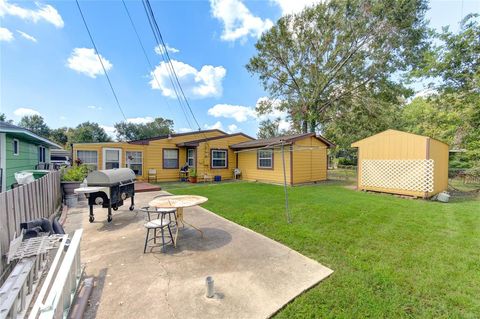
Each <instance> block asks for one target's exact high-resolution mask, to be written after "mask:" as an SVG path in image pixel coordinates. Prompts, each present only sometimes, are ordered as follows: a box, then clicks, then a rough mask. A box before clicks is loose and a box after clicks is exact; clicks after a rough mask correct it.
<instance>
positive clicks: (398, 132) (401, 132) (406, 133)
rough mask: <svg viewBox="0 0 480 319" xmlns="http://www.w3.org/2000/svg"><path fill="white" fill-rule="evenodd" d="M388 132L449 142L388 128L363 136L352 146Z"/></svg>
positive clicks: (358, 145)
mask: <svg viewBox="0 0 480 319" xmlns="http://www.w3.org/2000/svg"><path fill="white" fill-rule="evenodd" d="M388 133H397V134H404V135H410V136H417V137H421V138H424V139H427V138H429V139H432V140H435V141H438V142H440V143H443V144H445V145H447V146H448V144H447V143H445V142H442V141H440V140H437V139H435V138H432V137H429V136H425V135H419V134H414V133H410V132H404V131H399V130H394V129H388V130H385V131H383V132H380V133H377V134H374V135H371V136H369V137H366V138H363V139H361V140H358V141H356V142H353V143H352V145H351V146H352V147H360V144H362V143H363V142H365V141H367V140H369V139H373V138H375V137H378V136H379V135H384V134H388Z"/></svg>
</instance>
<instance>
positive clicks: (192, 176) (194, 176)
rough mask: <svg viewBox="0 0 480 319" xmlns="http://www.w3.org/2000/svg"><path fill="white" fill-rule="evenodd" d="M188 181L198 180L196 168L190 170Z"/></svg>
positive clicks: (194, 181)
mask: <svg viewBox="0 0 480 319" xmlns="http://www.w3.org/2000/svg"><path fill="white" fill-rule="evenodd" d="M188 181H189V182H190V183H196V182H197V171H196V170H195V169H194V168H191V169H189V170H188Z"/></svg>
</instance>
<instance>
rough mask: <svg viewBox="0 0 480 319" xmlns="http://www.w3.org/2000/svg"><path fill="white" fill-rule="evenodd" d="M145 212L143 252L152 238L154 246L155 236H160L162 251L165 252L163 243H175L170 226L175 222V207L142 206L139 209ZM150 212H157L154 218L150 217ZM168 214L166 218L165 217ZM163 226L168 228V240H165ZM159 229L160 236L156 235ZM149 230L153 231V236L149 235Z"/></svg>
mask: <svg viewBox="0 0 480 319" xmlns="http://www.w3.org/2000/svg"><path fill="white" fill-rule="evenodd" d="M140 210H141V211H143V212H144V213H145V221H146V222H145V224H144V225H143V226H144V227H145V228H146V229H147V235H146V237H145V246H144V248H143V253H146V252H147V246H148V242H149V241H151V240H153V243H154V245H152V247H154V246H156V243H157V238H162V251H163V252H165V245H166V244H169V243H172V244H175V241H174V239H173V234H172V229H171V226H172V225H173V224H176V222H177V221H176V215H175V211H176V210H175V209H168V210H160V211H159V210H158V209H156V208H150V207H142V208H141V209H140ZM172 213H173V216H174V219H175V220H172V217H171V214H172ZM151 214H157V216H156V217H157V218H156V219H152V216H151ZM167 216H168V218H167ZM165 228H166V229H167V230H168V233H169V235H170V240H169V241H167V242H165ZM158 230H160V232H161V236H158V234H157V231H158ZM150 231H153V237H151V236H150Z"/></svg>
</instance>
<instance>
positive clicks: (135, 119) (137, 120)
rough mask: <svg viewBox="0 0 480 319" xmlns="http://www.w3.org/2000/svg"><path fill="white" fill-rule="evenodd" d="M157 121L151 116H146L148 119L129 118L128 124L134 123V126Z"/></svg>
mask: <svg viewBox="0 0 480 319" xmlns="http://www.w3.org/2000/svg"><path fill="white" fill-rule="evenodd" d="M154 120H155V119H154V118H153V117H151V116H146V117H132V118H128V119H127V122H128V123H133V124H147V123H151V122H153V121H154Z"/></svg>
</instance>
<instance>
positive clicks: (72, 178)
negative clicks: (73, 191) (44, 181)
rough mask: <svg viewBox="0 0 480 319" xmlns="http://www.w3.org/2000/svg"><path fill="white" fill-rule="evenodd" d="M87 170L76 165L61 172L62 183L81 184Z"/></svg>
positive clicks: (86, 167)
mask: <svg viewBox="0 0 480 319" xmlns="http://www.w3.org/2000/svg"><path fill="white" fill-rule="evenodd" d="M88 173H89V169H88V166H87V165H78V166H74V167H71V168H68V169H66V170H65V171H63V174H62V181H64V182H81V181H83V180H84V179H85V177H87V175H88Z"/></svg>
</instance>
